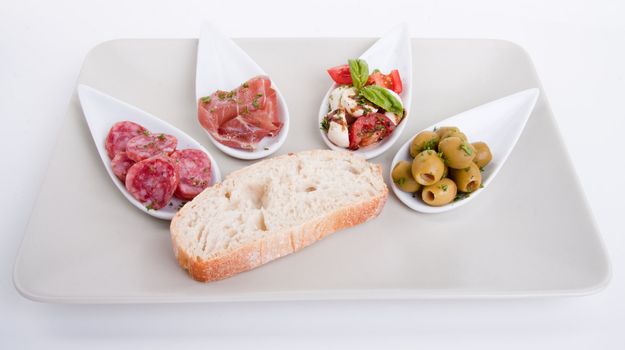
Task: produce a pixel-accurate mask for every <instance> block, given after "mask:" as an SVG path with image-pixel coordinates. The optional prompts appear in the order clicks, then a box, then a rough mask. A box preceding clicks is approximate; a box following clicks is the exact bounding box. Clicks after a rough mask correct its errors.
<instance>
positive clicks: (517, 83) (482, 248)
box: [14, 38, 610, 303]
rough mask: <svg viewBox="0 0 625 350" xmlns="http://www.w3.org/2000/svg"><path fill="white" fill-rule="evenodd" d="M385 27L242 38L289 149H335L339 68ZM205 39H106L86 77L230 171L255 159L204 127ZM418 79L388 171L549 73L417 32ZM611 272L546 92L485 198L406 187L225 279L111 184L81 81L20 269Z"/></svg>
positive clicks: (169, 296) (471, 275)
mask: <svg viewBox="0 0 625 350" xmlns="http://www.w3.org/2000/svg"><path fill="white" fill-rule="evenodd" d="M373 41H374V39H326V38H324V39H241V40H237V42H238V43H239V44H240V45H241V46H242V47H243V49H245V50H246V51H247V52H248V53H249V54H250V56H252V57H253V58H254V59H255V60H256V61H257V62H258V63H259V64H260V65H261V66H263V67H265V69H266V71H267V73H268V74H269V75H270V76H271V77H272V79H274V81H275V82H276V83H277V84H278V85H279V86H281V87H282V92H283V94H284V97H285V98H286V99H287V101H288V103H289V107H290V112H291V131H290V133H289V135H288V139H287V141H286V143H285V144H284V146H283V147H282V148H281V149H280V151H279V152H278V154H283V153H287V152H295V151H300V150H306V149H313V148H325V145H324V143H323V141H322V140H321V138H320V137H319V133H318V131H317V128H318V127H319V125H318V120H317V119H318V118H317V110H318V107H319V106H318V105H319V101H320V99H321V98H322V97H323V94H324V93H325V91H326V90H327V85H328V77H327V76H326V73H325V70H326V69H327V68H328V67H330V66H333V65H336V62H343V61H344V60H345V57H356V56H358V55H359V53H361V52H362V51H363V50H364V49H365V48H367V47H368V46H369V45H371V43H373ZM196 47H197V40H191V39H189V40H180V39H172V40H134V39H133V40H115V41H109V42H105V43H103V44H101V45H99V46H97V47H96V48H94V49H93V50H92V51H91V53H90V54H89V55H88V56H87V58H86V60H85V63H84V66H83V69H82V71H81V74H80V77H79V79H78V83H82V84H87V85H90V86H93V87H94V88H96V89H99V90H101V91H103V92H106V93H108V94H111V95H114V96H116V97H117V98H119V99H122V100H124V101H128V102H129V103H132V104H133V105H136V106H138V107H140V108H142V109H144V110H146V111H148V112H150V113H152V114H154V115H158V116H162V117H163V118H164V119H165V120H166V121H167V122H169V123H171V124H173V125H175V126H177V127H178V128H180V129H181V130H183V131H184V132H186V133H188V134H189V135H190V136H191V137H193V138H195V139H196V140H198V141H199V142H200V143H202V144H203V145H204V146H205V147H206V148H207V149H208V150H209V151H210V152H211V153H212V154H213V155H214V156H215V158H216V160H217V162H218V164H219V166H220V168H221V169H222V171H223V174H224V175H227V174H228V173H229V172H231V171H233V170H235V169H238V168H240V167H242V166H245V165H247V164H251V163H252V161H242V160H237V159H234V158H230V157H228V156H226V155H224V154H222V153H221V152H219V151H217V149H216V148H215V147H214V146H213V145H212V144H211V142H210V141H209V140H208V139H207V136H206V134H205V133H204V132H203V130H202V129H201V128H200V127H199V124H198V122H197V118H196V117H197V116H196V114H197V112H196V103H195V93H194V76H195V55H196ZM413 79H414V80H413V83H414V85H413V101H412V115H411V118H410V120H409V121H408V125H407V126H406V130H405V132H404V133H403V136H402V137H401V139H400V140H398V142H397V143H396V144H395V145H394V146H393V147H391V148H390V149H389V150H388V151H387V152H386V153H384V154H382V155H381V156H379V157H377V158H374V159H373V160H372V161H373V162H379V163H382V165H383V166H384V168H385V169H384V174H385V176H387V175H386V174H388V167H389V165H390V162H391V160H392V157H393V156H394V155H395V152H396V151H397V149H398V148H399V147H401V145H402V144H403V143H404V142H405V141H406V140H407V138H409V137H411V136H412V135H413V134H414V133H415V132H416V131H418V130H421V129H423V128H424V127H426V126H428V125H431V124H434V123H435V122H436V121H438V120H441V119H444V118H446V117H448V116H451V115H454V114H457V113H458V112H461V111H463V110H466V109H469V108H471V107H473V106H476V105H479V104H481V103H484V102H487V101H491V100H494V99H497V98H499V97H503V96H506V95H509V94H511V93H514V92H516V91H520V90H524V89H527V88H532V87H540V82H539V81H538V77H537V76H536V73H535V71H534V68H533V65H532V62H531V61H530V58H529V57H528V55H527V54H526V53H525V52H524V51H523V50H522V49H521V48H519V47H518V46H516V45H514V44H511V43H509V42H505V41H496V40H427V39H413ZM469 136H470V135H469ZM386 181H387V183H388V178H386ZM609 277H610V267H609V262H608V259H607V257H606V254H605V250H604V248H603V244H602V242H601V239H600V236H599V233H598V231H597V227H596V225H595V223H594V220H593V217H592V214H591V212H590V210H589V208H588V206H587V204H586V201H585V199H584V196H583V193H582V191H581V189H580V185H579V183H578V181H577V178H576V175H575V172H574V169H573V167H572V165H571V162H570V160H569V157H568V155H567V152H566V150H565V147H564V145H563V143H562V140H561V138H560V136H559V134H558V131H557V128H556V125H555V124H554V118H553V116H552V114H551V111H550V109H549V104H548V102H547V99H546V97H545V94H544V92H543V93H541V98H540V100H539V101H538V104H537V105H536V108H535V110H534V112H533V114H532V116H531V117H530V119H529V121H528V123H527V126H526V129H525V131H524V133H523V134H522V136H521V138H520V139H519V142H518V144H517V146H516V148H515V150H514V151H513V152H512V154H511V155H510V158H509V159H508V161H507V162H506V164H505V166H504V167H503V168H502V170H501V172H500V173H499V175H498V177H497V178H496V179H495V180H494V181H493V182H492V183H491V184H490V188H489V191H487V192H485V193H483V194H482V195H481V196H480V197H478V198H476V199H475V200H474V201H472V202H471V203H470V204H469V205H466V206H463V207H462V208H459V209H457V210H454V211H451V212H447V213H442V214H420V213H417V212H414V211H412V210H410V209H409V208H408V207H406V206H405V205H403V204H402V203H401V202H400V201H399V200H398V199H397V198H396V197H395V196H394V195H393V194H392V192H391V193H390V194H389V198H388V202H387V204H386V206H385V208H384V210H383V212H382V213H381V215H380V216H379V217H378V218H376V219H375V220H373V221H371V222H368V223H366V224H363V225H361V226H357V227H354V228H351V229H348V230H345V231H342V232H338V233H336V234H335V235H332V236H330V237H327V238H325V239H324V240H322V241H321V242H319V243H317V244H314V245H312V246H310V247H308V248H306V249H304V250H303V251H301V252H299V253H297V254H293V255H291V256H288V257H285V258H282V259H278V260H277V261H274V262H271V263H269V264H267V265H265V266H263V267H260V268H257V269H255V270H252V271H250V272H246V273H243V274H240V275H238V276H235V277H233V278H229V279H226V280H223V281H219V282H214V283H209V284H203V283H199V282H195V281H194V280H192V279H191V278H189V277H188V276H187V275H186V274H185V273H184V272H183V271H182V270H181V268H180V267H179V266H178V264H177V263H176V260H175V258H174V256H173V252H172V248H171V242H170V238H169V227H168V223H167V222H165V221H162V220H158V219H154V218H152V217H149V216H147V215H144V214H143V213H141V212H139V211H138V210H136V209H135V208H133V207H132V205H131V204H130V203H129V202H128V201H126V200H125V199H124V197H123V196H122V194H121V193H119V191H117V190H116V189H115V188H114V186H113V184H111V181H110V179H109V178H108V176H107V174H106V171H105V169H104V167H103V166H102V163H101V162H100V160H99V159H98V156H97V151H96V148H95V145H94V144H93V142H92V140H91V136H90V135H89V130H88V127H87V125H86V123H85V121H84V118H83V116H82V112H81V109H80V106H79V103H78V99H77V97H76V95H74V97H73V98H72V100H71V103H70V106H69V111H68V113H67V117H66V118H65V121H64V124H63V127H62V131H61V133H60V135H59V141H58V143H57V145H56V148H55V150H54V152H53V156H52V159H51V161H50V165H49V168H48V172H47V176H46V177H45V180H44V182H43V185H42V187H41V193H40V195H39V197H38V200H37V202H36V204H35V207H34V209H33V212H32V215H31V218H30V221H29V224H28V227H27V229H26V233H25V237H24V241H23V243H22V246H21V249H20V252H19V254H18V258H17V261H16V264H15V271H14V282H15V285H16V287H17V289H18V290H19V291H20V292H21V293H22V294H23V295H24V296H26V297H27V298H30V299H34V300H38V301H45V302H68V303H70V302H73V303H134V302H198V301H237V300H246V301H255V300H295V299H300V300H301V299H305V300H312V299H316V300H319V299H400V298H401V299H411V298H466V297H526V296H564V295H584V294H589V293H593V292H596V291H599V290H601V288H603V287H604V286H605V285H606V284H607V283H608V281H609Z"/></svg>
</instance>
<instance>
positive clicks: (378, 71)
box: [371, 68, 380, 74]
mask: <svg viewBox="0 0 625 350" xmlns="http://www.w3.org/2000/svg"><path fill="white" fill-rule="evenodd" d="M373 73H380V70H379V69H377V68H376V69H374V70H373V72H371V74H373Z"/></svg>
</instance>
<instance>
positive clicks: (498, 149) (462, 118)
mask: <svg viewBox="0 0 625 350" xmlns="http://www.w3.org/2000/svg"><path fill="white" fill-rule="evenodd" d="M539 94H540V91H539V89H537V88H532V89H528V90H523V91H521V92H517V93H515V94H512V95H509V96H506V97H503V98H500V99H498V100H495V101H492V102H489V103H486V104H483V105H480V106H477V107H475V108H472V109H470V110H468V111H465V112H462V113H460V114H457V115H455V116H452V117H450V118H447V119H444V120H441V121H439V122H437V123H436V124H434V125H431V126H430V127H428V128H426V129H424V130H421V131H419V132H418V133H416V134H415V135H413V136H412V137H410V138H409V139H408V141H406V143H405V144H404V145H403V146H402V147H401V148H399V150H398V152H397V154H396V155H395V157H394V158H393V162H392V163H391V167H390V169H389V172H392V171H393V168H395V165H397V163H399V162H400V161H412V157H411V156H410V152H409V149H410V144H411V142H412V139H413V138H414V136H416V135H417V134H419V133H420V132H422V131H426V130H431V131H433V130H435V129H436V128H440V127H445V126H455V127H458V128H459V129H460V130H461V131H462V132H463V133H465V134H466V136H467V137H468V139H469V140H470V142H477V141H482V142H485V143H487V144H488V146H489V148H490V150H491V153H492V155H493V159H492V161H491V162H490V163H489V164H488V165H487V166H486V167H484V169H483V170H484V171H483V173H482V186H481V187H480V188H478V189H477V190H476V191H473V192H471V193H468V194H466V195H462V196H458V197H456V199H455V200H454V201H452V202H451V203H449V204H445V205H442V206H430V205H428V204H426V203H425V202H423V200H422V199H421V198H420V195H415V194H414V193H409V192H404V191H402V190H401V189H400V188H399V187H398V186H397V184H395V183H393V181H392V180H391V188H392V189H393V192H395V195H396V196H397V198H399V200H400V201H402V202H403V203H404V204H405V205H407V206H408V207H409V208H411V209H412V210H415V211H418V212H421V213H442V212H446V211H449V210H452V209H455V208H459V207H461V206H463V205H465V204H467V203H469V202H470V201H471V200H473V199H475V198H476V197H477V196H478V195H479V194H480V193H482V192H484V190H486V189H487V188H488V185H489V184H490V182H491V181H492V180H493V179H494V178H495V176H496V175H497V173H499V170H501V167H502V166H503V165H504V163H505V162H506V160H507V159H508V156H509V155H510V153H511V152H512V150H513V149H514V146H515V145H516V143H517V141H518V139H519V137H520V136H521V133H522V132H523V129H524V128H525V124H526V123H527V120H528V119H529V116H530V115H531V114H532V110H533V109H534V106H535V105H536V101H537V100H538V96H539ZM389 178H390V179H392V176H390V174H389Z"/></svg>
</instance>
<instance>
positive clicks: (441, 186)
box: [440, 184, 447, 192]
mask: <svg viewBox="0 0 625 350" xmlns="http://www.w3.org/2000/svg"><path fill="white" fill-rule="evenodd" d="M440 189H441V190H443V191H445V192H447V184H442V185H440Z"/></svg>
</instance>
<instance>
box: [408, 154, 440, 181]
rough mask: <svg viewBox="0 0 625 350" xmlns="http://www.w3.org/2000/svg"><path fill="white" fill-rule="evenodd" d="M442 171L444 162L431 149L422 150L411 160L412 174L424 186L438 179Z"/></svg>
mask: <svg viewBox="0 0 625 350" xmlns="http://www.w3.org/2000/svg"><path fill="white" fill-rule="evenodd" d="M444 171H445V163H443V160H442V159H441V158H440V157H439V156H438V154H437V153H436V152H435V151H432V150H426V151H422V152H421V153H419V154H417V156H416V157H415V158H414V160H413V161H412V176H413V177H414V179H415V180H416V181H417V182H418V183H420V184H421V185H424V186H427V185H431V184H434V183H437V182H438V181H440V179H441V178H442V177H443V172H444Z"/></svg>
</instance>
